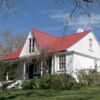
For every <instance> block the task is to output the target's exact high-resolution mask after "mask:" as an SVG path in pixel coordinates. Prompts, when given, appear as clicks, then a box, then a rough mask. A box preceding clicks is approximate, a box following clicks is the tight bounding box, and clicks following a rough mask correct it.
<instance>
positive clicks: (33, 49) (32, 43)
mask: <svg viewBox="0 0 100 100" xmlns="http://www.w3.org/2000/svg"><path fill="white" fill-rule="evenodd" d="M34 43H35V39H34V38H33V41H32V52H34Z"/></svg>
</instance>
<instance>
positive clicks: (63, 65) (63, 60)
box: [59, 55, 66, 70]
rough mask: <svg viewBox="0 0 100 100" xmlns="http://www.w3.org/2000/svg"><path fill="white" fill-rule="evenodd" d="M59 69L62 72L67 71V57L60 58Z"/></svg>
mask: <svg viewBox="0 0 100 100" xmlns="http://www.w3.org/2000/svg"><path fill="white" fill-rule="evenodd" d="M59 69H61V70H65V69H66V56H65V55H61V56H59Z"/></svg>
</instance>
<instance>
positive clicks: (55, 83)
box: [51, 74, 76, 90]
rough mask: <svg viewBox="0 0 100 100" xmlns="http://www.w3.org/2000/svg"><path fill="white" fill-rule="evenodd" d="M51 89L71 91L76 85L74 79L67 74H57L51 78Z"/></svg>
mask: <svg viewBox="0 0 100 100" xmlns="http://www.w3.org/2000/svg"><path fill="white" fill-rule="evenodd" d="M51 83H52V84H51V85H52V88H53V89H60V90H61V89H67V90H69V89H71V88H72V87H73V85H74V84H75V83H76V82H75V80H74V78H73V77H72V76H71V75H69V74H59V75H54V76H53V77H52V82H51Z"/></svg>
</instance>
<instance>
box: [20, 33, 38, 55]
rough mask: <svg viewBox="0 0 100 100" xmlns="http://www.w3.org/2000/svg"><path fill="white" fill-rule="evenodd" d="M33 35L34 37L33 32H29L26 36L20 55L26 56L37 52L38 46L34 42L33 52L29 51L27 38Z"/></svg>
mask: <svg viewBox="0 0 100 100" xmlns="http://www.w3.org/2000/svg"><path fill="white" fill-rule="evenodd" d="M33 37H34V36H33V33H31V32H30V33H29V35H28V37H27V39H26V42H25V44H24V47H23V49H22V52H21V54H20V57H26V56H31V55H36V54H38V53H39V52H38V46H37V43H36V42H35V44H34V52H32V53H30V52H29V38H33Z"/></svg>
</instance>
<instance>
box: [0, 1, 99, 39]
mask: <svg viewBox="0 0 100 100" xmlns="http://www.w3.org/2000/svg"><path fill="white" fill-rule="evenodd" d="M55 1H56V0H24V2H23V3H21V4H19V5H16V6H15V8H13V10H10V11H9V13H8V15H7V17H6V18H5V12H3V11H2V12H1V14H0V31H1V33H2V31H4V30H5V29H6V28H8V29H10V30H11V31H12V32H13V33H14V34H19V33H20V34H28V33H29V31H30V30H31V28H36V29H39V30H41V31H44V32H48V33H50V34H55V35H62V34H63V31H64V28H65V25H66V22H67V20H68V19H69V17H68V16H69V14H70V12H71V10H72V8H73V5H72V4H70V3H66V4H60V3H59V4H57V3H55ZM95 8H96V7H95ZM96 11H97V10H96ZM96 11H95V10H93V11H92V13H91V15H92V20H91V25H89V20H88V17H87V15H86V14H85V12H82V11H81V10H80V11H78V10H77V11H76V12H75V13H74V15H73V18H72V21H70V20H69V23H68V27H67V31H66V33H65V34H66V35H67V34H72V33H75V32H76V30H77V28H79V27H81V28H84V29H85V30H86V29H92V30H93V32H94V33H95V35H96V36H97V38H98V39H99V40H100V33H99V32H100V12H96Z"/></svg>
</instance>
